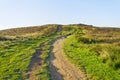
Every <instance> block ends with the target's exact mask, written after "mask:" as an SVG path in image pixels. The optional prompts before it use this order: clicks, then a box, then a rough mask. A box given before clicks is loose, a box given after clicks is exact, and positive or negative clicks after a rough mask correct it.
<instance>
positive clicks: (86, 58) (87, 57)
mask: <svg viewBox="0 0 120 80" xmlns="http://www.w3.org/2000/svg"><path fill="white" fill-rule="evenodd" d="M81 31H82V30H81V29H79V30H78V32H76V33H75V34H74V35H72V36H70V37H69V38H67V39H66V40H65V42H64V43H65V44H64V47H63V48H64V52H65V55H66V56H67V57H68V59H69V60H70V61H71V62H72V63H74V64H76V66H77V67H79V68H80V69H81V70H83V71H84V72H85V73H86V74H87V77H88V78H89V79H92V80H119V79H120V74H119V68H120V66H119V62H120V59H119V58H118V57H119V55H120V54H119V51H120V47H119V46H115V45H113V44H112V45H110V44H107V43H99V42H97V41H96V40H91V39H90V38H89V37H85V36H84V33H81ZM99 52H100V54H99ZM112 58H115V59H114V60H112ZM105 59H106V62H104V60H105ZM115 65H116V66H117V70H116V69H115Z"/></svg>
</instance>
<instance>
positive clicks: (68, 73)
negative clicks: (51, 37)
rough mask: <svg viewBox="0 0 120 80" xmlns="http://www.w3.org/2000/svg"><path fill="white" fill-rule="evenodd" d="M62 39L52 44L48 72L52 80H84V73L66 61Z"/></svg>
mask: <svg viewBox="0 0 120 80" xmlns="http://www.w3.org/2000/svg"><path fill="white" fill-rule="evenodd" d="M63 40H64V38H61V39H58V40H57V41H55V43H54V44H53V51H52V52H51V53H50V72H51V78H52V80H86V78H85V74H84V72H82V71H80V70H79V69H78V68H77V67H76V66H74V65H73V64H72V63H71V62H69V61H68V60H67V58H66V57H65V55H64V53H63V49H62V44H63Z"/></svg>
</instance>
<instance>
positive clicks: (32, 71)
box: [26, 44, 43, 80]
mask: <svg viewBox="0 0 120 80" xmlns="http://www.w3.org/2000/svg"><path fill="white" fill-rule="evenodd" d="M42 47H43V44H41V46H40V49H41V48H42ZM41 53H42V52H41V50H38V51H36V52H35V54H34V55H33V58H32V61H31V64H30V66H29V70H28V72H27V73H26V74H27V75H28V78H27V79H26V80H38V79H37V77H36V73H37V71H39V70H40V68H41V66H42V61H41Z"/></svg>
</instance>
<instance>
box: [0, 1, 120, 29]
mask: <svg viewBox="0 0 120 80" xmlns="http://www.w3.org/2000/svg"><path fill="white" fill-rule="evenodd" d="M52 23H55V24H72V23H85V24H90V25H95V26H108V27H110V26H112V27H120V0H0V29H7V28H13V27H24V26H33V25H43V24H52Z"/></svg>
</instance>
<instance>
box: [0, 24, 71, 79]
mask: <svg viewBox="0 0 120 80" xmlns="http://www.w3.org/2000/svg"><path fill="white" fill-rule="evenodd" d="M61 26H62V25H44V26H35V27H26V28H15V29H8V30H2V31H0V80H8V79H10V80H23V79H26V78H27V77H28V75H27V74H26V72H27V71H28V70H29V65H30V63H31V60H32V57H33V55H34V53H35V52H36V51H37V50H39V49H40V45H41V44H43V43H44V44H45V46H44V47H43V48H42V53H43V54H42V55H41V56H42V64H43V65H42V66H43V67H42V68H41V70H40V71H38V72H37V73H36V75H37V76H38V79H40V80H49V79H50V74H49V70H48V68H47V67H48V65H49V62H48V61H46V60H47V58H48V56H49V52H50V47H51V45H52V42H53V39H55V38H57V37H61V36H62V34H63V35H67V34H68V33H71V32H72V30H71V31H70V32H68V31H67V28H66V30H65V29H64V28H62V27H61ZM59 28H61V29H60V30H59ZM68 29H69V28H68ZM42 73H43V74H42Z"/></svg>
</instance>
